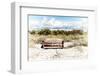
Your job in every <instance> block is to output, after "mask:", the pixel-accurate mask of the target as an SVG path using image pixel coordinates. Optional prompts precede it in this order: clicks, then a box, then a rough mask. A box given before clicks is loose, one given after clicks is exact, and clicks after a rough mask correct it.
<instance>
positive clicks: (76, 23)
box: [28, 15, 88, 31]
mask: <svg viewBox="0 0 100 76" xmlns="http://www.w3.org/2000/svg"><path fill="white" fill-rule="evenodd" d="M28 17H29V18H28V19H29V20H28V21H29V24H28V25H29V31H32V30H40V29H44V28H48V29H59V30H72V29H82V30H85V31H86V30H87V26H88V25H87V24H88V18H87V17H78V16H76V17H75V16H43V15H29V16H28Z"/></svg>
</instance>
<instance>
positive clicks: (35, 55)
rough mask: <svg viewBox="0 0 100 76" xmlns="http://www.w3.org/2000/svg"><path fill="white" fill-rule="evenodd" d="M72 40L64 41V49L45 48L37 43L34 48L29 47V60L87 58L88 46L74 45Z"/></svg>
mask: <svg viewBox="0 0 100 76" xmlns="http://www.w3.org/2000/svg"><path fill="white" fill-rule="evenodd" d="M72 44H73V43H72V42H66V43H64V48H63V49H44V48H41V44H35V45H34V48H29V60H30V61H33V60H59V59H61V60H62V59H75V58H78V59H82V58H87V47H85V46H75V47H71V48H67V47H68V46H70V45H72Z"/></svg>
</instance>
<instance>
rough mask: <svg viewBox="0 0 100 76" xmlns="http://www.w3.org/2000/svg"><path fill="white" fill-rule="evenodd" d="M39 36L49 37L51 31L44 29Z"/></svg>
mask: <svg viewBox="0 0 100 76" xmlns="http://www.w3.org/2000/svg"><path fill="white" fill-rule="evenodd" d="M38 34H39V35H49V34H51V31H50V30H49V29H42V30H40V31H39V32H38Z"/></svg>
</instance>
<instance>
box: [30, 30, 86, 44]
mask: <svg viewBox="0 0 100 76" xmlns="http://www.w3.org/2000/svg"><path fill="white" fill-rule="evenodd" d="M29 33H30V35H32V36H33V37H34V39H33V40H34V41H35V43H41V42H42V41H43V40H44V39H45V38H60V39H63V40H64V42H71V41H77V42H80V45H82V46H87V33H86V32H83V31H81V30H72V31H65V30H49V29H42V30H38V31H35V30H32V31H30V32H29Z"/></svg>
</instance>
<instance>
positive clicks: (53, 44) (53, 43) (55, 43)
mask: <svg viewBox="0 0 100 76" xmlns="http://www.w3.org/2000/svg"><path fill="white" fill-rule="evenodd" d="M63 47H64V41H63V39H57V38H47V39H45V40H44V41H42V46H41V48H51V49H52V48H55V49H57V48H61V49H63Z"/></svg>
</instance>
